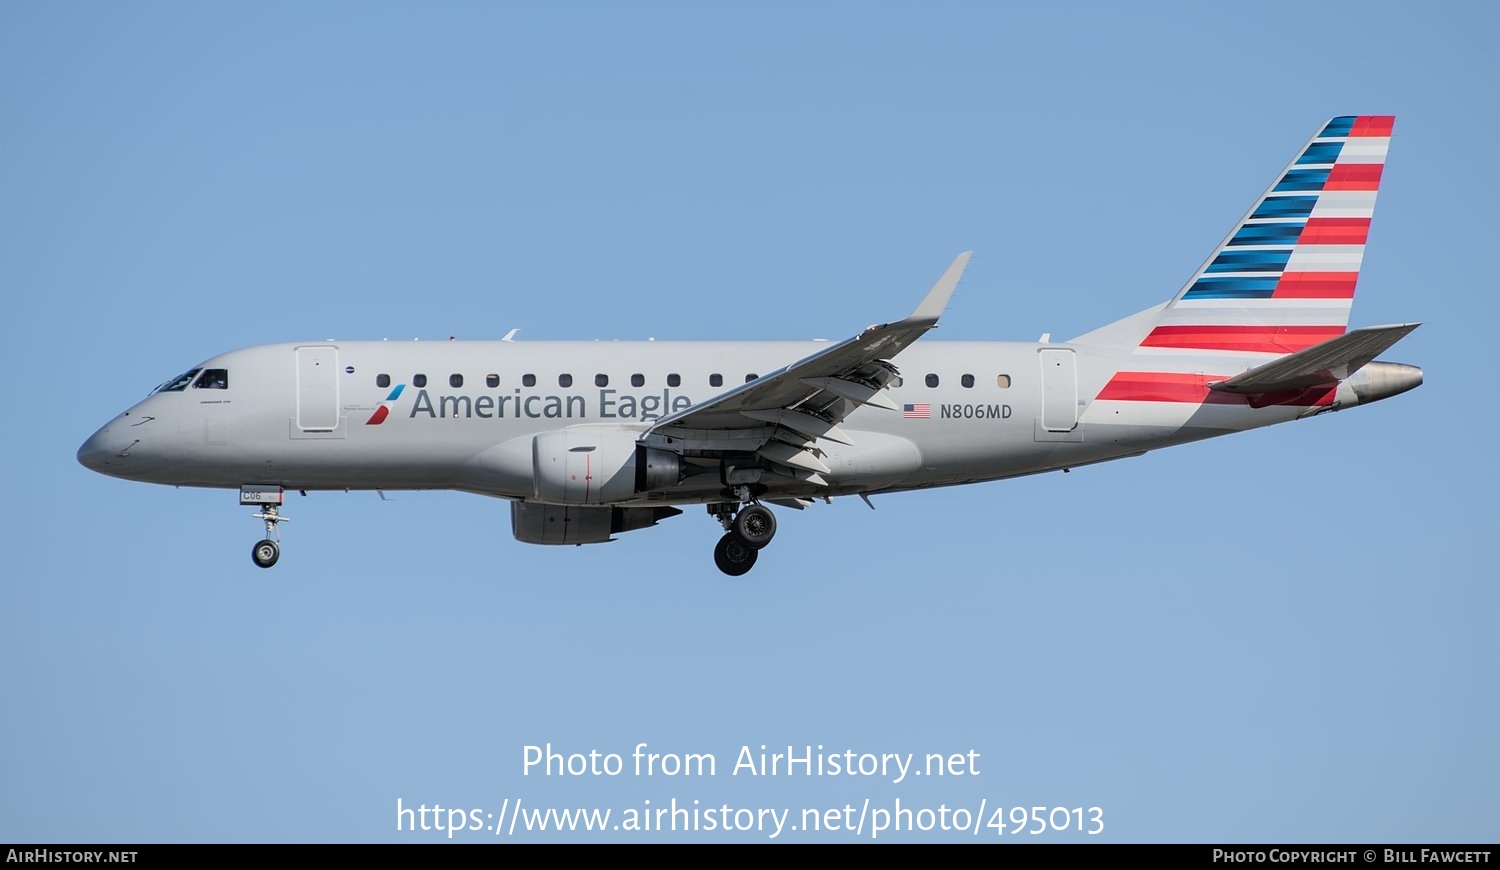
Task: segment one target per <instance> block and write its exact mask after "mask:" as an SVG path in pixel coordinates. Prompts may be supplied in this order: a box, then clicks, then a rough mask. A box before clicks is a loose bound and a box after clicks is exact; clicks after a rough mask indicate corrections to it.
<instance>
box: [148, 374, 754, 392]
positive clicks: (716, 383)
mask: <svg viewBox="0 0 1500 870" xmlns="http://www.w3.org/2000/svg"><path fill="white" fill-rule="evenodd" d="M708 385H709V386H710V387H722V386H724V376H723V375H709V376H708ZM178 389H179V390H180V389H182V388H181V387H178Z"/></svg>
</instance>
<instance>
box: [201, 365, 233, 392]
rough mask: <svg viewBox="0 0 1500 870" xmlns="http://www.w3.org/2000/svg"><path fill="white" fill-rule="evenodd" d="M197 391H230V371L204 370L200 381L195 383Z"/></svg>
mask: <svg viewBox="0 0 1500 870" xmlns="http://www.w3.org/2000/svg"><path fill="white" fill-rule="evenodd" d="M193 389H195V390H227V389H229V369H204V370H203V374H201V375H199V376H198V380H196V381H194V382H193Z"/></svg>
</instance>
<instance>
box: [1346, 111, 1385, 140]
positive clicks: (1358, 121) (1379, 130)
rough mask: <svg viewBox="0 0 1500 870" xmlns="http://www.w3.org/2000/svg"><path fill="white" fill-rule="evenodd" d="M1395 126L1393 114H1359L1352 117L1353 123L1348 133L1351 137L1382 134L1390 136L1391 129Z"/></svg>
mask: <svg viewBox="0 0 1500 870" xmlns="http://www.w3.org/2000/svg"><path fill="white" fill-rule="evenodd" d="M1395 126H1396V116H1395V115H1360V116H1359V117H1357V118H1355V119H1354V124H1353V125H1352V127H1351V129H1350V130H1349V135H1350V136H1351V137H1354V136H1383V137H1386V138H1390V135H1391V129H1392V128H1394V127H1395Z"/></svg>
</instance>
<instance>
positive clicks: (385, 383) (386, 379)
mask: <svg viewBox="0 0 1500 870" xmlns="http://www.w3.org/2000/svg"><path fill="white" fill-rule="evenodd" d="M390 385H391V376H390V375H376V376H375V386H377V387H379V388H381V389H382V390H383V389H385V388H386V387H389V386H390Z"/></svg>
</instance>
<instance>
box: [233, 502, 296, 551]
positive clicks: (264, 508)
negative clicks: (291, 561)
mask: <svg viewBox="0 0 1500 870" xmlns="http://www.w3.org/2000/svg"><path fill="white" fill-rule="evenodd" d="M284 497H285V493H284V491H283V490H282V488H281V487H279V486H260V485H254V484H246V485H244V486H241V487H240V504H242V505H254V506H257V507H259V508H260V513H257V514H252V515H251V516H254V517H255V518H256V519H258V520H264V521H265V524H266V536H265V538H264V539H263V540H260V541H256V542H255V546H254V547H251V548H250V560H251V561H252V562H254V563H255V564H256V566H257V567H260V568H269V567H271V566H272V565H275V564H276V560H277V559H280V558H281V544H280V541H281V535H280V534H278V533H277V531H276V524H277V523H285V522H290V521H291V518H290V517H284V516H282V515H281V503H282V499H283V498H284Z"/></svg>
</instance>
